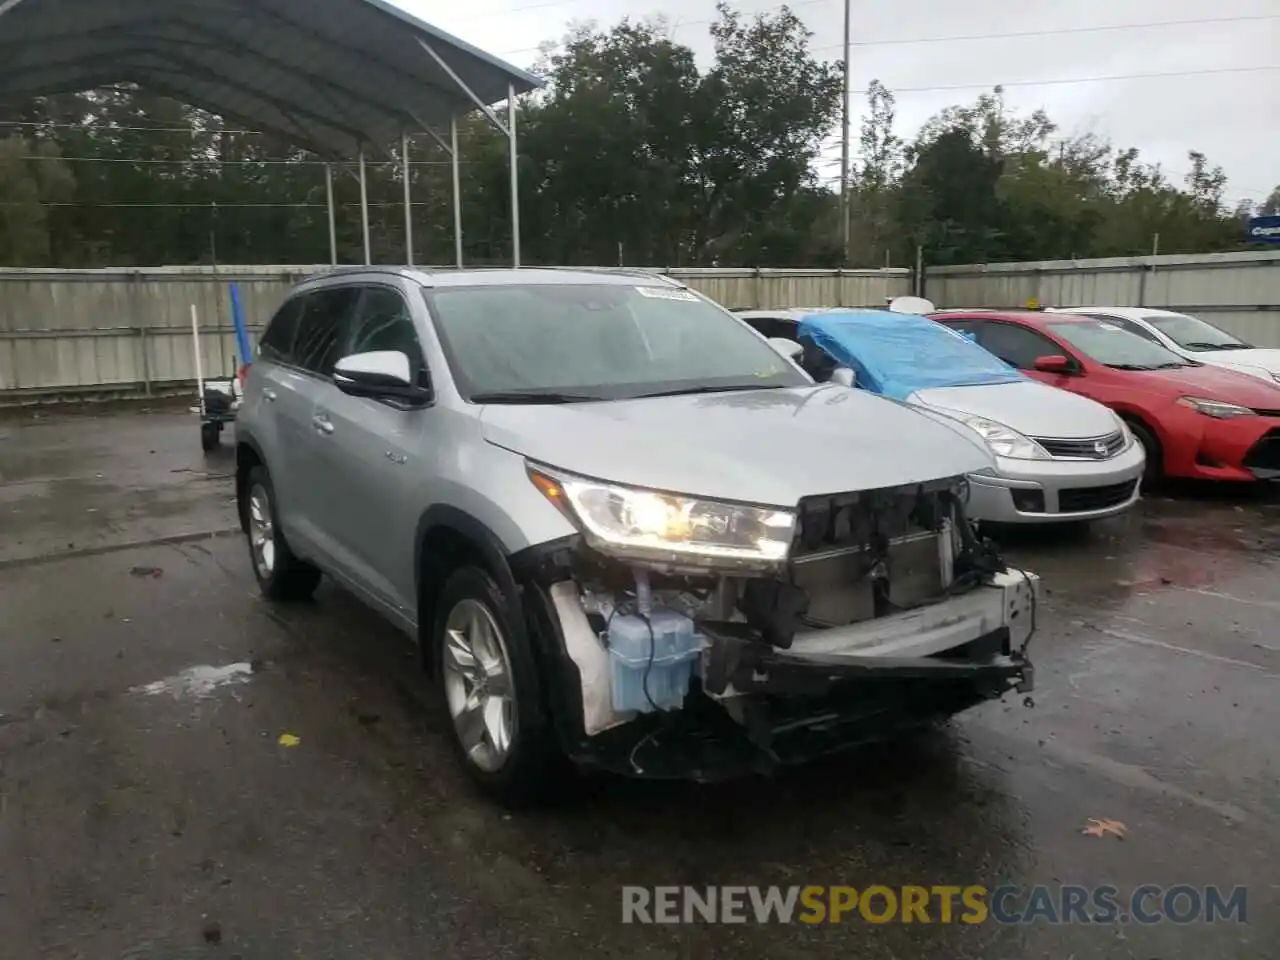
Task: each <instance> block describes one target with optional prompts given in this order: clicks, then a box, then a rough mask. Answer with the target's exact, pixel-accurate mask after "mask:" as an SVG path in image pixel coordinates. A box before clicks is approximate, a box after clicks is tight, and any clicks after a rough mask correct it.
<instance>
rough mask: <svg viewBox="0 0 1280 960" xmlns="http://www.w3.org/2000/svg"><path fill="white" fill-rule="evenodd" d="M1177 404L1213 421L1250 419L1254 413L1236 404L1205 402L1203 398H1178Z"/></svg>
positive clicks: (1219, 401) (1217, 401) (1214, 401)
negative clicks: (1236, 418) (1233, 418)
mask: <svg viewBox="0 0 1280 960" xmlns="http://www.w3.org/2000/svg"><path fill="white" fill-rule="evenodd" d="M1178 403H1180V404H1182V406H1184V407H1190V408H1191V409H1192V410H1194V411H1195V412H1196V413H1203V414H1204V415H1205V416H1206V417H1213V418H1214V419H1215V420H1230V419H1231V418H1232V417H1252V416H1254V415H1255V414H1254V412H1253V411H1252V410H1250V409H1249V408H1248V407H1242V406H1240V404H1238V403H1227V402H1225V401H1223V400H1206V399H1204V398H1203V397H1179V398H1178Z"/></svg>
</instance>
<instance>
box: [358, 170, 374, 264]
mask: <svg viewBox="0 0 1280 960" xmlns="http://www.w3.org/2000/svg"><path fill="white" fill-rule="evenodd" d="M360 232H361V234H362V235H363V236H364V262H365V266H368V265H369V264H371V263H373V254H372V253H371V252H370V248H369V184H368V181H367V179H366V178H365V175H364V147H361V148H360Z"/></svg>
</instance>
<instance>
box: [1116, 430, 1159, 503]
mask: <svg viewBox="0 0 1280 960" xmlns="http://www.w3.org/2000/svg"><path fill="white" fill-rule="evenodd" d="M1125 423H1127V424H1128V425H1129V429H1130V430H1132V431H1133V438H1134V439H1135V440H1137V441H1138V443H1140V444H1142V450H1143V452H1144V453H1146V455H1147V465H1146V468H1145V469H1144V470H1143V473H1142V485H1143V486H1144V487H1150V486H1153V485H1155V484H1157V483H1159V482H1160V481H1161V480H1163V479H1164V449H1163V448H1162V447H1161V446H1160V441H1159V440H1157V439H1156V435H1155V434H1154V433H1152V432H1151V429H1150V428H1149V427H1148V426H1147V425H1146V424H1145V423H1142V422H1141V421H1139V420H1127V419H1126V420H1125Z"/></svg>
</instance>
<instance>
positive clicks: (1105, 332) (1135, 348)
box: [1048, 320, 1196, 370]
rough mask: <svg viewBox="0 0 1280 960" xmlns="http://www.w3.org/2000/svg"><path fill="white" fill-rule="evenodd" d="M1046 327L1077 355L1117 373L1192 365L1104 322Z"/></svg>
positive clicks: (1052, 324)
mask: <svg viewBox="0 0 1280 960" xmlns="http://www.w3.org/2000/svg"><path fill="white" fill-rule="evenodd" d="M1048 327H1049V329H1050V330H1051V331H1052V332H1053V333H1054V334H1055V335H1056V336H1059V337H1061V338H1062V339H1063V340H1065V341H1067V343H1069V344H1071V345H1072V346H1073V347H1075V348H1076V349H1077V350H1079V351H1080V352H1081V353H1083V354H1085V355H1086V356H1089V357H1092V358H1093V359H1094V360H1096V361H1097V362H1098V363H1101V364H1104V365H1106V366H1108V367H1115V368H1116V369H1118V370H1160V369H1164V368H1166V367H1186V366H1195V365H1196V364H1194V363H1192V362H1191V361H1187V360H1183V359H1182V358H1181V357H1179V356H1178V355H1177V354H1176V353H1174V352H1173V351H1171V350H1166V349H1165V348H1164V347H1162V346H1160V344H1158V343H1152V342H1151V341H1150V340H1144V339H1143V338H1142V337H1139V336H1138V335H1137V334H1133V333H1130V332H1129V331H1128V330H1125V329H1124V328H1123V327H1118V326H1116V325H1115V324H1114V323H1107V322H1106V321H1105V320H1071V321H1064V322H1059V323H1053V322H1050V323H1049V324H1048Z"/></svg>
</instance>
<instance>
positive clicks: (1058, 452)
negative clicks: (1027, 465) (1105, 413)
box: [1031, 430, 1124, 460]
mask: <svg viewBox="0 0 1280 960" xmlns="http://www.w3.org/2000/svg"><path fill="white" fill-rule="evenodd" d="M1031 439H1032V440H1034V441H1035V442H1036V443H1038V444H1040V446H1042V447H1044V449H1045V452H1046V453H1048V454H1049V456H1051V457H1053V458H1054V459H1055V460H1107V459H1110V458H1111V457H1114V456H1115V455H1116V454H1117V453H1119V452H1120V451H1121V450H1123V449H1124V434H1123V433H1121V432H1120V431H1119V430H1117V431H1116V432H1115V433H1108V434H1106V435H1105V436H1101V437H1086V438H1084V439H1082V440H1059V439H1055V438H1051V437H1032V438H1031Z"/></svg>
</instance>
